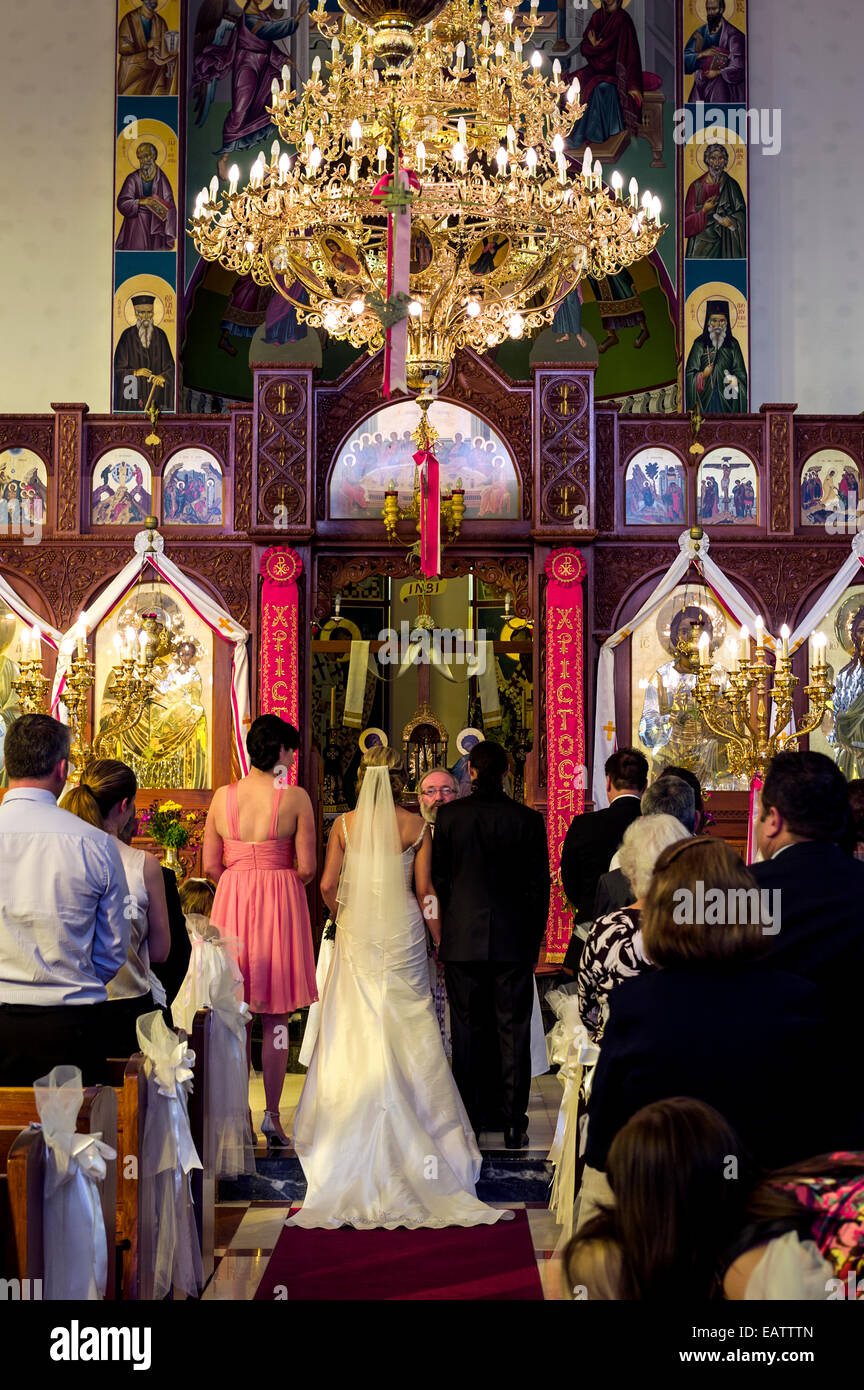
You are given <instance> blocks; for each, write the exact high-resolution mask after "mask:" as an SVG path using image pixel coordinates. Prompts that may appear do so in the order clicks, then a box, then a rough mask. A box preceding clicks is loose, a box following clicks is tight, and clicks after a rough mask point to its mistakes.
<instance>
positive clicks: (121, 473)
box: [90, 449, 152, 526]
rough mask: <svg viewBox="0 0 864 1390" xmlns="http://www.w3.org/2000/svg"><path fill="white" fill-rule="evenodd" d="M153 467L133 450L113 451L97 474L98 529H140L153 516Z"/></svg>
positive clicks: (94, 519) (94, 513) (94, 514)
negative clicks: (146, 519)
mask: <svg viewBox="0 0 864 1390" xmlns="http://www.w3.org/2000/svg"><path fill="white" fill-rule="evenodd" d="M150 486H151V484H150V465H149V463H148V462H147V460H146V458H145V457H144V455H143V454H138V453H136V452H135V451H134V450H132V449H111V450H109V452H108V453H107V454H103V456H102V458H101V459H99V460H98V462H97V464H96V467H95V469H94V472H93V499H92V503H91V508H90V520H91V523H92V524H93V525H94V526H133V525H136V524H137V525H140V524H141V523H142V522H143V521H144V520H145V518H146V517H148V516H149V515H150V512H151V507H152V500H151V495H150Z"/></svg>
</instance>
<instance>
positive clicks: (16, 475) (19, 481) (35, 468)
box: [0, 448, 48, 533]
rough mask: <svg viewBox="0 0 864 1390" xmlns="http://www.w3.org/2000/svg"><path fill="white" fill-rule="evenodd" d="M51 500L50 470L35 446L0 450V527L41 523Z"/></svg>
mask: <svg viewBox="0 0 864 1390" xmlns="http://www.w3.org/2000/svg"><path fill="white" fill-rule="evenodd" d="M47 499H48V470H47V469H46V467H45V464H44V463H43V462H42V460H41V458H40V457H39V455H38V454H34V453H33V452H32V450H31V449H20V448H14V449H4V451H3V452H2V453H0V527H2V529H3V530H4V531H6V529H7V528H12V531H13V533H14V532H15V530H16V528H18V527H24V526H40V525H41V524H42V522H43V521H44V519H45V511H46V505H47Z"/></svg>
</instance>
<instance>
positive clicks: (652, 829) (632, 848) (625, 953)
mask: <svg viewBox="0 0 864 1390" xmlns="http://www.w3.org/2000/svg"><path fill="white" fill-rule="evenodd" d="M689 838H690V832H689V831H688V830H687V829H686V827H685V826H684V825H682V823H681V821H680V820H677V819H676V817H675V816H666V815H649V816H640V817H639V818H638V819H637V820H634V821H633V823H632V824H631V825H629V826H628V827H627V829H626V830H625V832H624V838H623V840H622V841H621V848H620V850H619V851H618V855H619V862H620V867H621V870H622V872H623V873H625V874H626V875H627V878H628V879H629V880H630V883H631V884H632V888H633V892H634V893H635V894H636V901H635V903H633V904H632V905H631V906H630V907H620V908H617V909H616V910H615V911H614V912H608V913H607V914H606V915H605V916H603V917H598V918H597V920H596V922H595V923H594V924H593V926H592V928H591V932H590V934H589V936H588V940H587V941H586V943H585V948H584V950H583V952H582V956H581V959H580V961H579V973H578V975H577V977H576V994H577V997H578V999H579V1013H580V1015H581V1018H582V1022H583V1023H584V1025H585V1027H586V1029H587V1030H588V1032H589V1033H590V1035H591V1037H592V1038H593V1039H594V1041H595V1042H599V1041H600V1039H601V1038H602V1036H603V1029H604V1028H605V1026H606V1018H607V1015H608V1012H609V995H610V993H611V991H612V990H613V989H614V988H615V986H616V985H617V984H619V983H620V982H621V980H629V979H631V978H632V976H634V975H641V974H642V973H643V972H644V971H646V970H653V968H654V967H653V965H652V963H651V961H650V960H648V958H647V956H646V955H645V952H644V950H643V947H642V932H641V930H640V925H639V923H640V914H641V911H642V906H643V902H644V899H645V895H646V893H647V892H648V886H649V884H650V882H651V875H652V874H653V872H654V865H655V864H656V863H657V860H658V858H659V856H660V854H661V853H662V851H663V850H664V849H665V848H666V846H667V845H672V844H675V842H676V841H678V840H687V839H689Z"/></svg>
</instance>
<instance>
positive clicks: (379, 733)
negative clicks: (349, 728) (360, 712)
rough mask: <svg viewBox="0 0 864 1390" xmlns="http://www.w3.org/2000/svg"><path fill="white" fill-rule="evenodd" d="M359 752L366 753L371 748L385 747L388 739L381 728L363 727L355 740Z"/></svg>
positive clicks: (387, 744)
mask: <svg viewBox="0 0 864 1390" xmlns="http://www.w3.org/2000/svg"><path fill="white" fill-rule="evenodd" d="M357 743H358V745H359V747H360V751H361V753H368V752H369V751H370V749H372V748H387V747H388V746H389V740H388V738H387V735H386V734H385V732H384V730H383V729H371V728H370V729H364V730H363V732H362V734H361V735H360V737H359V738H358V740H357Z"/></svg>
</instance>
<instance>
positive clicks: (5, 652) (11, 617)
mask: <svg viewBox="0 0 864 1390" xmlns="http://www.w3.org/2000/svg"><path fill="white" fill-rule="evenodd" d="M17 631H18V619H17V618H16V617H15V614H14V613H13V612H12V610H11V608H9V607H8V606H7V605H6V604H5V603H3V602H2V600H0V787H5V786H8V784H9V779H8V777H7V775H6V762H5V759H4V756H3V748H4V745H5V743H6V734H7V731H8V729H9V726H10V724H13V723H14V722H15V720H16V719H17V718H18V716H19V715H20V713H21V709H20V707H19V704H18V696H17V695H16V693H15V691H14V689H13V687H12V682H13V681H14V680H15V679H16V678H17V676H18V667H17V666H16V664H15V662H14V661H13V660H12V658H11V656H10V652H11V650H12V643H13V641H14V639H15V635H16V633H17Z"/></svg>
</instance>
